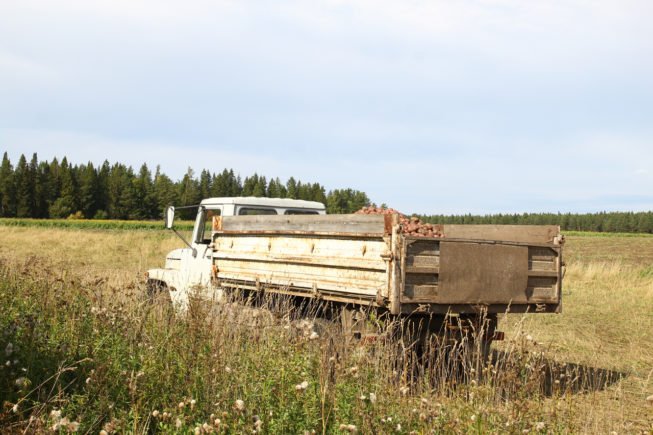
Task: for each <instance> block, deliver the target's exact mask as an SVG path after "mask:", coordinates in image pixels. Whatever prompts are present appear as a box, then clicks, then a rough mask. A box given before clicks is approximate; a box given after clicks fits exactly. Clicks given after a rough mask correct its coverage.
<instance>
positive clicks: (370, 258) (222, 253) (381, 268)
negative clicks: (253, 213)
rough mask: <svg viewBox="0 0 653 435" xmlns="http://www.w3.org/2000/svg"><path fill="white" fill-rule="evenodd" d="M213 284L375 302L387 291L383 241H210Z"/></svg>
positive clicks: (260, 237)
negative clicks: (229, 282) (234, 283)
mask: <svg viewBox="0 0 653 435" xmlns="http://www.w3.org/2000/svg"><path fill="white" fill-rule="evenodd" d="M213 244H214V265H215V266H216V268H217V278H218V280H232V281H239V282H249V283H250V284H251V285H253V286H259V287H260V286H265V287H277V288H280V289H283V288H286V289H294V290H305V291H306V292H308V293H311V294H314V295H316V296H319V294H321V293H326V294H333V293H338V294H341V295H349V296H353V297H356V298H359V297H363V298H369V299H376V298H377V297H383V296H386V295H387V292H388V261H387V260H386V259H387V258H388V256H389V255H390V251H389V246H388V244H387V243H386V241H385V240H384V238H382V237H379V238H351V237H350V238H343V237H327V236H311V235H307V236H303V237H300V236H282V235H266V234H260V235H251V234H250V235H235V234H220V233H217V234H216V235H215V236H214V241H213Z"/></svg>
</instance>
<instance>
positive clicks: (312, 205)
mask: <svg viewBox="0 0 653 435" xmlns="http://www.w3.org/2000/svg"><path fill="white" fill-rule="evenodd" d="M201 205H203V206H205V207H207V208H212V207H211V206H221V205H234V206H253V207H270V208H281V209H306V210H316V211H319V212H321V213H320V214H322V212H324V211H325V210H326V208H325V207H324V204H322V203H321V202H317V201H304V200H301V199H290V198H258V197H254V196H243V197H226V198H206V199H203V200H202V202H201Z"/></svg>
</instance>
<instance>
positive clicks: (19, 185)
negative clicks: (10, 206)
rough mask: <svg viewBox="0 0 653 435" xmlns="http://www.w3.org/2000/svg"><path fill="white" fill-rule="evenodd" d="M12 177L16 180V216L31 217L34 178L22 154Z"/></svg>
mask: <svg viewBox="0 0 653 435" xmlns="http://www.w3.org/2000/svg"><path fill="white" fill-rule="evenodd" d="M14 176H15V180H16V216H17V217H32V212H33V210H34V178H33V175H32V174H31V171H30V166H29V165H28V164H27V159H26V158H25V155H24V154H22V155H21V156H20V158H19V159H18V164H17V165H16V170H15V171H14Z"/></svg>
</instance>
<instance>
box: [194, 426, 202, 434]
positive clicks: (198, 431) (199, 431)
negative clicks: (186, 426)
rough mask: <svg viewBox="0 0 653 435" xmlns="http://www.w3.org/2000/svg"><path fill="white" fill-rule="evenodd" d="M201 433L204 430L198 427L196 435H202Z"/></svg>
mask: <svg viewBox="0 0 653 435" xmlns="http://www.w3.org/2000/svg"><path fill="white" fill-rule="evenodd" d="M201 433H202V428H201V427H199V426H197V427H196V428H195V435H200V434H201Z"/></svg>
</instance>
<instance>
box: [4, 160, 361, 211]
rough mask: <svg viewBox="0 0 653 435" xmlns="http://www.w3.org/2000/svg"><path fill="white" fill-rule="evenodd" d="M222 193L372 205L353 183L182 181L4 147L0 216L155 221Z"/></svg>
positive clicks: (342, 207) (203, 177) (224, 175)
mask: <svg viewBox="0 0 653 435" xmlns="http://www.w3.org/2000/svg"><path fill="white" fill-rule="evenodd" d="M228 196H258V197H270V198H293V199H304V200H309V201H318V202H321V203H323V204H325V205H326V207H327V212H329V213H353V212H354V211H356V210H359V209H360V208H361V207H363V206H368V205H370V200H369V198H368V197H367V195H366V194H365V193H364V192H361V191H358V190H354V189H351V188H344V189H334V190H331V191H329V192H327V191H326V189H325V188H324V186H322V185H321V184H319V183H304V182H302V181H300V180H297V179H295V178H294V177H290V178H289V179H288V180H287V181H286V182H285V183H284V182H282V181H281V180H280V179H279V178H278V177H276V178H270V179H267V178H266V177H265V176H262V175H258V174H254V175H251V176H248V177H245V178H244V179H242V178H241V177H240V175H237V174H236V173H234V171H233V169H224V170H223V171H222V172H217V173H212V172H210V171H209V170H206V169H204V170H202V172H201V173H200V174H199V176H196V175H195V172H194V171H193V170H192V169H190V168H189V169H188V171H187V172H186V174H185V175H184V176H183V178H182V179H181V180H178V181H173V180H172V179H171V178H170V177H168V176H167V175H166V174H164V173H163V172H161V169H160V167H159V166H157V167H156V169H155V171H154V173H152V171H151V170H150V168H148V166H147V164H145V163H144V164H143V165H142V166H141V167H140V169H139V170H138V171H135V170H134V169H133V168H132V167H131V166H127V165H124V164H122V163H114V164H110V163H109V162H108V161H104V163H102V165H100V166H94V165H93V163H91V162H89V163H87V164H80V165H77V164H71V163H70V162H69V161H68V159H67V158H66V157H63V158H62V159H61V161H59V159H57V158H54V159H53V160H52V161H50V162H48V161H39V160H38V156H37V155H36V153H35V154H33V156H32V158H31V160H29V161H28V160H27V158H26V157H25V155H21V156H20V158H19V159H18V162H17V163H16V165H15V167H14V165H13V164H12V162H11V161H10V159H9V157H8V155H7V152H5V153H4V156H3V158H2V164H1V165H0V217H26V218H68V217H76V218H89V219H90V218H94V219H139V220H145V219H158V218H161V217H162V213H163V210H164V208H165V207H167V206H168V205H171V204H176V205H192V204H198V203H199V202H200V201H201V200H202V199H203V198H209V197H228ZM188 217H190V213H189V216H188Z"/></svg>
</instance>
